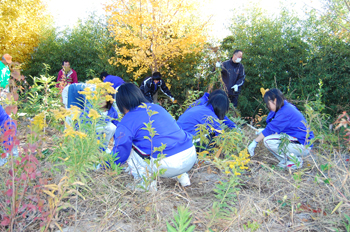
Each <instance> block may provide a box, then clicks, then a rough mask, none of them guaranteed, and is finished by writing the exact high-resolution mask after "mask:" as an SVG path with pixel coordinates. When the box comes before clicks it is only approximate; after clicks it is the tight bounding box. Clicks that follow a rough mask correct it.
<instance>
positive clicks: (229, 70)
mask: <svg viewBox="0 0 350 232" xmlns="http://www.w3.org/2000/svg"><path fill="white" fill-rule="evenodd" d="M242 55H243V52H242V51H241V50H236V51H234V52H233V56H232V59H230V60H227V61H225V62H223V63H222V64H221V68H222V70H221V77H222V80H223V82H224V83H225V85H226V88H227V95H228V97H229V99H230V101H231V102H232V104H233V105H234V106H235V107H237V104H238V96H239V94H240V93H241V88H242V86H243V84H244V80H245V73H244V67H243V64H241V60H242Z"/></svg>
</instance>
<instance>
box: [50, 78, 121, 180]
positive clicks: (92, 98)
mask: <svg viewBox="0 0 350 232" xmlns="http://www.w3.org/2000/svg"><path fill="white" fill-rule="evenodd" d="M87 83H88V84H94V86H95V89H92V88H90V87H86V88H85V89H84V91H81V92H80V93H81V94H84V95H85V96H86V100H85V101H86V102H85V103H84V104H85V105H89V107H88V108H87V107H85V109H84V110H81V109H80V108H78V107H77V106H72V107H71V108H70V109H64V108H61V109H60V110H53V113H54V115H55V117H56V119H58V120H64V119H65V118H66V117H67V116H69V117H70V118H71V124H68V123H65V130H64V137H63V138H62V139H60V140H59V141H58V146H57V148H56V149H55V152H54V153H53V156H52V159H53V160H55V161H58V160H60V162H58V163H57V164H56V165H64V166H65V168H66V171H67V172H68V177H69V180H70V181H75V180H80V181H83V182H86V177H89V174H88V171H89V170H94V169H95V168H96V166H97V165H98V164H104V163H105V162H109V163H113V162H114V160H113V157H112V156H111V155H110V154H107V153H106V152H104V151H102V149H101V148H102V147H103V146H104V143H105V142H106V141H105V134H101V133H100V132H98V131H99V130H98V128H101V127H102V128H103V127H104V126H105V125H106V121H105V120H104V118H103V117H102V116H101V112H100V105H101V103H102V102H105V101H109V100H113V99H110V95H107V93H114V92H115V90H114V88H113V87H111V84H110V83H103V82H101V81H100V80H99V79H93V80H91V81H88V82H87Z"/></svg>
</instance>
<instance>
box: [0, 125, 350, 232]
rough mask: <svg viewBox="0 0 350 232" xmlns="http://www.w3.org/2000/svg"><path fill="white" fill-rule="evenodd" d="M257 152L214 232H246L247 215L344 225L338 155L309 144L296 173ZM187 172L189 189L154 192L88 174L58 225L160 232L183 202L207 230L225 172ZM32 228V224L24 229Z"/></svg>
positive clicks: (165, 187)
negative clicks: (232, 203) (89, 179)
mask: <svg viewBox="0 0 350 232" xmlns="http://www.w3.org/2000/svg"><path fill="white" fill-rule="evenodd" d="M244 132H245V134H246V135H247V143H248V141H251V139H252V138H253V137H254V135H253V134H252V131H250V129H245V130H244ZM47 141H48V142H50V139H48V140H47ZM45 146H47V144H46V145H45ZM50 146H51V145H49V146H48V147H49V148H50ZM256 154H257V155H256V156H254V157H253V159H252V161H251V163H250V165H249V167H250V169H249V170H248V171H247V172H245V173H243V174H242V176H241V179H242V183H243V185H242V186H240V193H239V196H238V201H237V202H236V204H235V208H236V209H237V213H232V216H231V218H230V220H222V219H218V220H217V221H216V222H215V225H214V226H212V227H211V229H212V230H213V231H245V230H244V225H247V223H248V222H253V221H254V222H256V223H258V224H259V225H260V228H259V229H258V230H257V231H334V228H339V231H344V227H342V223H341V220H342V219H343V214H344V213H346V214H348V215H350V212H349V206H350V189H349V187H350V182H349V176H350V173H349V162H348V161H346V159H347V158H346V157H345V156H344V155H343V154H341V153H339V152H328V153H324V152H323V153H321V151H319V150H317V148H315V149H313V156H312V157H308V158H307V159H306V160H305V162H304V167H303V168H302V169H301V170H299V171H297V172H289V171H287V170H279V169H277V168H275V167H274V165H275V164H277V160H275V158H274V157H273V156H272V155H271V154H269V152H268V151H267V150H266V149H265V148H264V147H262V145H261V144H259V147H258V150H257V152H256ZM326 163H328V164H331V165H332V167H331V168H330V170H327V171H326V172H325V173H323V174H322V173H321V168H320V165H322V164H326ZM51 167H52V164H50V163H47V162H46V161H44V163H43V165H42V167H41V168H42V170H43V173H44V175H46V176H47V177H49V178H52V180H51V182H52V183H58V180H59V179H60V178H61V177H62V176H63V175H64V172H63V171H62V172H61V173H57V172H56V173H54V174H52V173H51V172H50V171H49V170H50V168H51ZM3 171H5V170H4V169H1V172H3ZM189 174H190V176H191V182H192V185H191V186H189V187H186V188H182V187H181V186H180V185H179V184H178V183H177V181H175V180H174V179H165V178H161V179H160V181H159V183H158V191H157V192H138V191H136V192H135V191H130V190H129V189H128V188H126V187H125V186H126V184H127V183H130V182H132V181H133V178H132V176H130V175H129V174H125V173H123V174H119V175H117V174H116V173H113V172H111V171H96V172H92V173H91V177H92V178H93V182H90V183H89V184H88V186H89V188H90V189H91V190H90V191H87V190H81V191H82V194H83V195H84V196H85V200H83V199H78V202H77V204H76V202H75V200H74V199H75V198H74V199H73V200H71V203H72V205H75V204H76V205H77V210H78V212H77V213H75V211H74V210H73V209H67V210H64V211H61V212H60V215H59V217H60V221H59V223H60V225H61V226H62V227H63V228H66V231H166V222H170V220H171V219H172V218H173V212H174V211H176V209H177V207H179V206H180V205H183V206H186V207H188V208H189V209H190V211H191V212H192V217H193V219H192V223H193V224H194V225H195V226H196V229H195V231H206V230H207V225H208V222H209V219H208V217H207V215H208V212H209V211H210V210H211V208H212V204H213V202H214V201H215V200H216V198H215V192H214V191H213V189H214V188H215V184H217V183H218V181H219V180H221V177H222V176H223V175H224V174H223V173H222V172H221V171H220V170H218V169H217V168H215V167H214V166H213V165H211V164H202V165H195V167H194V168H193V169H192V170H191V171H190V173H189ZM296 174H300V176H301V179H300V182H299V183H298V182H297V181H296V180H295V179H293V175H296ZM316 175H319V176H321V177H320V178H319V181H315V177H316ZM323 175H324V176H327V177H328V178H330V184H326V183H325V182H324V181H323V180H324V178H323V179H322V176H323ZM2 176H3V175H2ZM0 178H1V177H0ZM1 181H3V180H1ZM340 202H343V203H342V204H341V205H340V207H339V208H338V209H337V210H335V211H334V212H332V211H333V210H334V209H335V208H336V206H337V205H338V204H339V203H340ZM37 228H38V227H37V225H36V227H35V225H33V226H32V227H31V228H28V231H35V230H36V229H37ZM55 230H57V229H55ZM55 230H54V231H55ZM247 231H249V230H247Z"/></svg>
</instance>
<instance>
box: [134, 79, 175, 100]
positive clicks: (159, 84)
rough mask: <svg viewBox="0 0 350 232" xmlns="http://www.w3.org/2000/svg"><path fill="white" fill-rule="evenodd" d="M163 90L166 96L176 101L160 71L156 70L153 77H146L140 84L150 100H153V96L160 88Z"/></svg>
mask: <svg viewBox="0 0 350 232" xmlns="http://www.w3.org/2000/svg"><path fill="white" fill-rule="evenodd" d="M159 89H160V90H161V91H162V92H163V93H164V94H165V95H166V96H168V97H169V98H170V99H171V101H172V102H174V97H173V95H172V94H171V92H170V90H169V89H168V87H167V86H166V84H165V82H164V81H163V80H162V75H161V74H160V72H155V73H153V74H152V76H151V77H147V78H145V80H144V81H143V82H142V84H141V86H140V90H141V91H142V93H143V95H144V96H145V98H146V99H147V100H148V101H149V102H151V103H152V102H153V96H154V95H155V94H156V93H157V91H158V90H159Z"/></svg>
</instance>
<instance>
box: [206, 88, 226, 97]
mask: <svg viewBox="0 0 350 232" xmlns="http://www.w3.org/2000/svg"><path fill="white" fill-rule="evenodd" d="M217 94H222V95H225V96H227V94H226V93H225V91H224V90H222V89H217V90H214V91H213V92H211V94H209V97H208V100H210V99H211V98H212V97H213V96H215V95H217Z"/></svg>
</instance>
